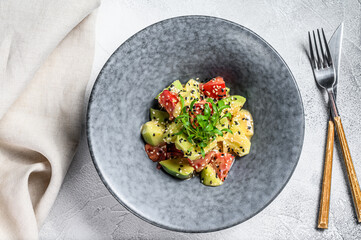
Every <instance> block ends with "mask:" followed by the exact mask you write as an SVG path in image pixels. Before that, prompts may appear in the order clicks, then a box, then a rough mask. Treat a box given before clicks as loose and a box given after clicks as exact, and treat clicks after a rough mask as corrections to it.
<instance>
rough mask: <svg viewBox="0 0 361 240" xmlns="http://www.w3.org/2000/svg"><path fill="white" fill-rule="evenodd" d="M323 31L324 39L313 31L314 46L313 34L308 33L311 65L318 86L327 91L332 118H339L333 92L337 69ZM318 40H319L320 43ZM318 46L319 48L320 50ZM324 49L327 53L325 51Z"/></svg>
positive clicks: (318, 32)
mask: <svg viewBox="0 0 361 240" xmlns="http://www.w3.org/2000/svg"><path fill="white" fill-rule="evenodd" d="M321 31H322V36H323V39H322V38H321V36H320V30H319V29H317V36H318V38H317V37H316V34H315V31H312V35H313V42H314V44H312V40H311V34H310V32H308V40H309V45H310V56H311V64H312V68H313V74H314V76H315V79H316V82H317V84H318V85H319V86H320V87H321V88H323V89H325V90H326V91H327V93H328V96H329V103H330V107H331V113H332V116H333V117H337V116H338V115H339V114H338V110H337V107H336V102H335V96H334V92H333V89H334V85H335V84H336V78H335V68H334V66H333V63H332V57H331V54H330V50H329V48H328V44H327V40H326V37H325V33H324V31H323V29H321ZM316 39H318V41H317V40H316ZM317 42H318V44H317ZM317 45H318V46H319V48H320V50H319V48H318V46H317ZM313 46H314V47H313ZM324 47H325V49H326V51H324V50H323V48H324ZM315 53H316V54H315Z"/></svg>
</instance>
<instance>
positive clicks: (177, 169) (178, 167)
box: [159, 158, 194, 179]
mask: <svg viewBox="0 0 361 240" xmlns="http://www.w3.org/2000/svg"><path fill="white" fill-rule="evenodd" d="M159 164H160V165H161V166H162V167H163V169H164V171H166V172H167V173H169V174H170V175H172V176H174V177H176V178H180V179H187V178H190V177H192V176H193V172H194V168H193V167H192V166H191V165H190V164H189V163H188V161H187V160H186V159H184V158H183V159H182V158H173V159H168V160H164V161H161V162H159Z"/></svg>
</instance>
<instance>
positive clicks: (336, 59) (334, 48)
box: [328, 22, 343, 98]
mask: <svg viewBox="0 0 361 240" xmlns="http://www.w3.org/2000/svg"><path fill="white" fill-rule="evenodd" d="M342 37H343V22H342V23H341V24H340V26H338V28H337V29H336V31H335V32H334V33H333V35H332V37H331V39H330V40H329V42H328V47H329V49H330V53H331V57H332V61H333V64H334V66H335V72H336V84H335V85H334V87H333V91H334V93H335V98H336V93H337V84H338V80H339V76H340V74H339V73H340V63H341V48H342Z"/></svg>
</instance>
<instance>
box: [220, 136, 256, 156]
mask: <svg viewBox="0 0 361 240" xmlns="http://www.w3.org/2000/svg"><path fill="white" fill-rule="evenodd" d="M240 133H241V134H238V132H237V133H234V134H227V135H226V137H225V142H226V145H227V147H228V148H229V149H230V150H232V151H233V152H234V153H236V154H237V155H238V156H240V157H243V156H244V155H247V154H248V153H249V151H250V149H251V141H250V140H249V138H248V137H247V136H246V134H245V133H244V132H240Z"/></svg>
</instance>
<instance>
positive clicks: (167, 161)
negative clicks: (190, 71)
mask: <svg viewBox="0 0 361 240" xmlns="http://www.w3.org/2000/svg"><path fill="white" fill-rule="evenodd" d="M229 91H230V89H229V88H227V87H226V84H225V82H224V80H223V78H222V77H220V76H218V77H215V78H212V79H211V80H209V81H208V82H206V83H200V82H199V81H198V79H190V80H189V81H188V82H187V83H186V84H184V85H182V83H181V82H180V81H179V80H176V81H174V82H173V83H172V84H171V85H170V86H169V87H167V88H166V89H164V90H163V91H162V92H161V93H159V94H158V96H157V97H156V99H157V100H158V103H159V109H153V108H151V109H150V118H151V120H150V121H149V122H146V123H145V124H143V126H142V128H141V134H142V136H143V139H144V140H145V142H146V144H145V151H146V153H147V155H148V157H149V158H150V159H151V160H152V161H154V162H158V167H159V168H163V169H164V171H165V172H167V173H169V174H170V175H172V176H174V177H176V178H179V179H189V178H191V177H194V176H197V175H200V179H201V183H203V184H204V185H207V186H220V185H222V184H223V183H224V181H225V180H226V178H227V175H228V173H229V170H230V169H231V167H232V164H233V162H234V160H235V157H236V156H239V157H242V156H245V155H247V154H248V153H249V152H250V149H251V138H252V136H253V133H254V126H253V119H252V115H251V113H250V112H249V111H247V110H245V109H243V106H244V104H245V102H246V98H244V97H242V96H238V95H232V96H231V95H229Z"/></svg>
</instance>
